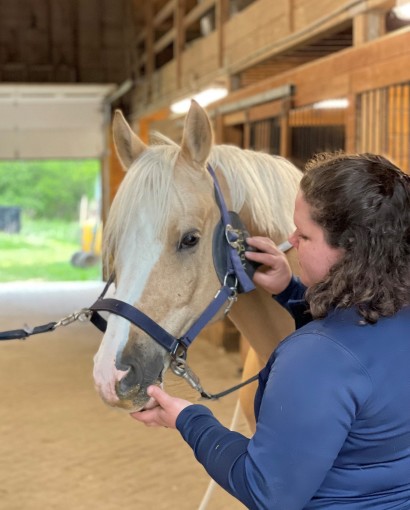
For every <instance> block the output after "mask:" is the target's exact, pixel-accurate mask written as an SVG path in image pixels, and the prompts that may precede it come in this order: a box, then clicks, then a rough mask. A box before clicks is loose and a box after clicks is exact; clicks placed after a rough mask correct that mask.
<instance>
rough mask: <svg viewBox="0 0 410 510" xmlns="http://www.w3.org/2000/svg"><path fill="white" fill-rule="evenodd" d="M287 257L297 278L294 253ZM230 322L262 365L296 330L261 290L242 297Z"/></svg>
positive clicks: (231, 314) (278, 307) (287, 317)
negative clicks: (246, 341)
mask: <svg viewBox="0 0 410 510" xmlns="http://www.w3.org/2000/svg"><path fill="white" fill-rule="evenodd" d="M287 257H288V260H289V263H290V265H291V267H292V270H293V272H294V273H295V274H298V272H299V271H298V264H297V261H296V254H295V250H294V249H292V250H290V252H289V253H288V254H287ZM229 318H230V319H231V320H232V322H233V323H234V324H235V326H236V327H237V329H238V330H239V331H240V333H241V334H242V335H243V336H244V337H245V338H246V339H247V340H248V342H249V344H250V345H251V346H252V348H253V349H254V350H255V352H256V353H257V354H258V356H259V358H260V359H261V361H262V362H263V363H266V361H267V359H268V358H269V356H270V355H271V353H272V351H273V350H274V349H275V348H276V347H277V345H278V344H279V343H280V342H281V341H282V340H283V339H284V338H285V337H286V336H288V335H289V334H290V333H292V331H294V329H295V324H294V321H293V319H292V317H291V316H290V314H289V313H288V312H287V311H286V310H285V309H284V308H283V307H282V306H281V305H279V304H278V303H277V302H276V301H275V300H274V299H273V298H272V296H271V295H270V294H268V293H267V292H266V291H265V290H263V289H261V288H259V287H258V288H256V290H254V291H253V292H249V293H247V294H240V295H239V297H238V301H237V302H236V303H235V305H234V306H233V307H232V309H231V312H230V315H229Z"/></svg>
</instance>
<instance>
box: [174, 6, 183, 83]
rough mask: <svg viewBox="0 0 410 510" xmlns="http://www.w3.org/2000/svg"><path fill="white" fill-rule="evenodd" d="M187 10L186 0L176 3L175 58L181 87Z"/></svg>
mask: <svg viewBox="0 0 410 510" xmlns="http://www.w3.org/2000/svg"><path fill="white" fill-rule="evenodd" d="M184 11H185V0H178V1H177V3H176V4H175V30H176V37H175V40H174V60H175V64H176V73H177V76H176V82H177V87H178V88H180V87H181V83H182V52H183V50H184V47H185V28H184V24H183V20H184Z"/></svg>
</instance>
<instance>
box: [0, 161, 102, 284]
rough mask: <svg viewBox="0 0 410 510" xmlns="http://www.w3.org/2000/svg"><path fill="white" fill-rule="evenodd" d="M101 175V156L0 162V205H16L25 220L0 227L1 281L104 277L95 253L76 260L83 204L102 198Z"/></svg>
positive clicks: (3, 207)
mask: <svg viewBox="0 0 410 510" xmlns="http://www.w3.org/2000/svg"><path fill="white" fill-rule="evenodd" d="M99 176H100V162H99V161H98V160H80V161H67V160H64V161H61V160H58V161H18V162H15V161H3V162H0V207H1V209H2V210H3V211H4V210H5V208H18V209H19V212H20V223H21V229H20V231H19V232H17V233H8V232H7V231H0V282H9V281H15V280H38V281H53V280H54V281H70V280H96V279H98V280H99V279H101V264H100V261H99V259H98V258H97V257H95V258H94V259H93V264H84V265H83V267H79V266H78V265H76V264H73V262H72V259H73V255H75V254H77V255H78V252H81V250H82V234H83V232H82V225H81V224H80V221H79V214H80V204H83V205H84V202H87V201H88V202H89V203H91V202H92V201H95V200H97V202H98V201H99V196H100V193H99V187H100V184H99ZM82 211H83V215H84V207H82ZM94 212H95V211H94ZM97 216H98V214H97ZM83 220H84V218H83ZM97 227H98V225H97V224H96V228H97ZM6 230H7V229H6ZM87 249H91V250H92V249H93V246H91V247H90V246H88V247H87ZM74 258H75V257H74ZM80 265H81V264H80Z"/></svg>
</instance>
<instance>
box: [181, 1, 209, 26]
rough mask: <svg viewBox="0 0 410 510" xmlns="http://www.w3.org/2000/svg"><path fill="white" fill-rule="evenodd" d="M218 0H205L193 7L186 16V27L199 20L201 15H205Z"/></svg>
mask: <svg viewBox="0 0 410 510" xmlns="http://www.w3.org/2000/svg"><path fill="white" fill-rule="evenodd" d="M216 1H217V0H203V1H202V2H201V3H200V4H198V5H197V6H196V7H194V8H193V9H191V10H190V11H189V13H188V14H187V15H186V16H185V18H184V27H185V28H187V27H188V26H189V25H191V24H192V23H194V21H197V20H198V19H199V18H200V17H201V16H203V15H204V14H205V13H206V12H207V11H209V10H210V9H212V7H214V5H215V3H216Z"/></svg>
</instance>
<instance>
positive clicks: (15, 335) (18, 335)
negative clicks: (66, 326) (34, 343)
mask: <svg viewBox="0 0 410 510" xmlns="http://www.w3.org/2000/svg"><path fill="white" fill-rule="evenodd" d="M57 324H58V323H57V322H49V323H48V324H43V325H42V326H36V327H35V328H29V327H26V328H24V329H11V330H10V331H2V332H0V341H1V340H25V339H26V338H27V337H29V336H31V335H38V334H39V333H47V332H48V331H53V330H54V329H55V328H56V326H57Z"/></svg>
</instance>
